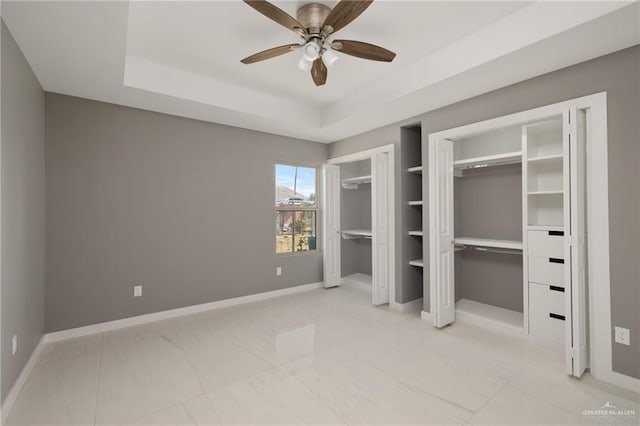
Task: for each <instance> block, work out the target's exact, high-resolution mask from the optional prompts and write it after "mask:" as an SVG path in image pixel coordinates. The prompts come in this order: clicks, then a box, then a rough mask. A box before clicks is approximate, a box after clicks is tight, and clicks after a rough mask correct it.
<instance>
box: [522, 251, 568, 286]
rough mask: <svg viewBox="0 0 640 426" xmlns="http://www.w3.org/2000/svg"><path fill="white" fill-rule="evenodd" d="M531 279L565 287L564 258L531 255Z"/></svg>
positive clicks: (535, 281)
mask: <svg viewBox="0 0 640 426" xmlns="http://www.w3.org/2000/svg"><path fill="white" fill-rule="evenodd" d="M528 269H529V281H533V282H534V283H539V284H550V285H554V286H560V287H564V272H565V265H564V260H562V259H556V258H553V257H538V256H529V268H528Z"/></svg>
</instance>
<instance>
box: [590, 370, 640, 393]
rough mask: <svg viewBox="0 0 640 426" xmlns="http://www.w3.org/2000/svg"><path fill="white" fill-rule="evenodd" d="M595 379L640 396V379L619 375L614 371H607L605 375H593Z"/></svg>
mask: <svg viewBox="0 0 640 426" xmlns="http://www.w3.org/2000/svg"><path fill="white" fill-rule="evenodd" d="M592 375H593V372H592ZM593 377H594V378H595V379H596V380H600V381H601V382H606V383H609V384H612V385H614V386H618V387H620V388H623V389H626V390H630V391H632V392H635V393H637V394H639V395H640V379H636V378H635V377H631V376H627V375H626V374H621V373H617V372H615V371H613V370H609V371H606V372H605V373H604V374H598V375H593Z"/></svg>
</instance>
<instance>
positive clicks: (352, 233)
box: [342, 229, 373, 240]
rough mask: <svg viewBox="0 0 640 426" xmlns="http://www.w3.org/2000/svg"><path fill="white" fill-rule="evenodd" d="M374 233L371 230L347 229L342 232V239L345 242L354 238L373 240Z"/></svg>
mask: <svg viewBox="0 0 640 426" xmlns="http://www.w3.org/2000/svg"><path fill="white" fill-rule="evenodd" d="M372 237H373V232H371V230H370V229H347V230H343V231H342V238H344V239H345V240H349V239H353V238H372Z"/></svg>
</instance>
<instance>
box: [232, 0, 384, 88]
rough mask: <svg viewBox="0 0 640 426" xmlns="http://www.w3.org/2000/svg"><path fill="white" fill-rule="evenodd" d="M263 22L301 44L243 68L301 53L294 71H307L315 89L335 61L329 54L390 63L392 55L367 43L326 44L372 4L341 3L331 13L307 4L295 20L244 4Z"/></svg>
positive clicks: (262, 4)
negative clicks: (269, 22)
mask: <svg viewBox="0 0 640 426" xmlns="http://www.w3.org/2000/svg"><path fill="white" fill-rule="evenodd" d="M244 2H245V3H247V4H248V5H249V6H251V7H252V8H254V9H255V10H257V11H258V12H260V13H262V14H263V15H264V16H266V17H267V18H269V19H271V20H273V21H275V22H277V23H278V24H280V25H282V26H284V27H286V28H288V29H290V30H291V31H294V32H295V33H297V34H298V35H300V37H301V38H302V41H303V42H302V43H294V44H286V45H284V46H278V47H274V48H271V49H267V50H265V51H262V52H259V53H256V54H255V55H251V56H248V57H246V58H244V59H243V60H242V61H240V62H242V63H243V64H252V63H254V62H259V61H264V60H265V59H270V58H274V57H276V56H280V55H284V54H285V53H289V52H293V51H294V50H297V49H302V58H301V59H300V62H299V63H298V67H299V68H300V69H302V70H303V71H311V78H312V79H313V82H314V83H315V84H316V86H322V85H324V84H325V83H326V82H327V69H328V68H329V67H331V65H333V63H334V62H335V61H336V60H337V59H338V55H336V54H335V53H334V52H333V51H334V50H335V51H337V52H341V53H344V54H347V55H351V56H356V57H358V58H363V59H370V60H372V61H381V62H391V61H393V58H395V56H396V54H395V53H393V52H392V51H390V50H387V49H384V48H382V47H380V46H376V45H373V44H369V43H364V42H361V41H353V40H329V37H330V36H332V35H333V34H334V33H336V32H337V31H338V30H340V29H342V28H344V27H345V26H347V25H348V24H349V23H351V21H353V20H354V19H356V18H357V17H358V16H360V14H361V13H362V12H364V11H365V10H366V9H367V8H368V7H369V6H370V5H371V3H373V0H341V1H340V2H339V3H338V4H336V6H335V7H334V8H333V9H331V8H330V7H329V6H327V5H325V4H322V3H309V4H305V5H303V6H301V7H299V8H298V11H297V13H296V17H297V19H294V18H293V17H292V16H291V15H289V14H288V13H286V12H285V11H283V10H282V9H280V8H278V7H277V6H274V5H273V4H271V3H269V2H268V1H266V0H244Z"/></svg>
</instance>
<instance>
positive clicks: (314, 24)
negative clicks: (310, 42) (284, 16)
mask: <svg viewBox="0 0 640 426" xmlns="http://www.w3.org/2000/svg"><path fill="white" fill-rule="evenodd" d="M329 12H331V8H330V7H329V6H327V5H325V4H322V3H308V4H305V5H303V6H300V8H298V12H297V14H296V17H297V18H298V22H300V23H301V24H302V25H304V27H305V28H306V29H307V31H308V32H309V34H320V32H321V31H322V24H323V23H324V21H325V19H327V16H329Z"/></svg>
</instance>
